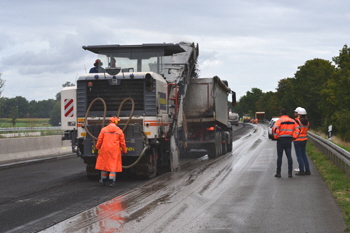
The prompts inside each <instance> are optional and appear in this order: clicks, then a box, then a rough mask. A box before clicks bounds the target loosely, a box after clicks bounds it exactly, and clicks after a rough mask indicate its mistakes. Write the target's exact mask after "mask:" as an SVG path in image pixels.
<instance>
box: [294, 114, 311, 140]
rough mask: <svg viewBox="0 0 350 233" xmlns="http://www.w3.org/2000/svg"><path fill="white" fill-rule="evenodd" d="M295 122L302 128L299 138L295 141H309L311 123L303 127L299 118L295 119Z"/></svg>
mask: <svg viewBox="0 0 350 233" xmlns="http://www.w3.org/2000/svg"><path fill="white" fill-rule="evenodd" d="M295 120H296V122H297V123H298V124H299V128H300V132H299V137H298V138H297V139H296V140H295V141H305V140H307V131H308V130H309V126H310V122H308V123H307V125H303V124H302V123H301V121H300V119H299V118H295Z"/></svg>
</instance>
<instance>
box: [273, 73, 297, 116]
mask: <svg viewBox="0 0 350 233" xmlns="http://www.w3.org/2000/svg"><path fill="white" fill-rule="evenodd" d="M292 93H293V78H284V79H281V80H280V81H279V82H278V87H277V92H276V98H277V100H278V102H277V108H278V114H277V115H278V116H279V115H280V114H281V113H280V110H281V109H282V108H285V109H287V110H288V113H293V111H294V109H295V108H294V106H295V105H296V104H295V100H294V99H293V94H292ZM290 115H291V114H290Z"/></svg>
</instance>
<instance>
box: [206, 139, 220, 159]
mask: <svg viewBox="0 0 350 233" xmlns="http://www.w3.org/2000/svg"><path fill="white" fill-rule="evenodd" d="M207 152H208V157H209V159H215V158H216V157H218V155H217V148H216V143H211V144H210V145H208V147H207Z"/></svg>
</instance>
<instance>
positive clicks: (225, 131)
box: [184, 76, 235, 158]
mask: <svg viewBox="0 0 350 233" xmlns="http://www.w3.org/2000/svg"><path fill="white" fill-rule="evenodd" d="M230 93H232V91H231V89H230V88H229V87H228V83H227V82H226V81H222V80H221V79H220V78H219V77H218V76H214V77H213V78H198V79H191V82H190V85H189V87H188V90H187V94H186V97H185V101H184V113H185V117H186V120H185V123H186V132H187V149H206V150H207V152H208V156H209V158H216V157H218V156H220V155H222V154H225V153H227V152H230V151H232V126H231V123H230V122H229V118H228V116H229V105H228V96H229V94H230ZM233 98H234V97H233ZM232 102H235V100H234V99H233V100H232Z"/></svg>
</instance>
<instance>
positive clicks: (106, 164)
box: [95, 117, 127, 186]
mask: <svg viewBox="0 0 350 233" xmlns="http://www.w3.org/2000/svg"><path fill="white" fill-rule="evenodd" d="M119 121H120V120H119V118H118V117H111V118H110V119H109V125H107V126H106V127H104V128H102V130H101V132H100V134H99V135H98V139H97V143H96V149H98V150H99V154H98V156H97V161H96V166H95V168H96V169H97V170H101V179H100V182H101V183H102V184H108V185H109V186H115V178H116V173H117V172H122V169H123V167H122V153H124V154H125V153H127V150H126V143H125V137H124V133H123V131H122V130H121V129H120V128H119V127H118V126H117V125H118V123H119ZM108 174H109V175H108ZM108 177H109V179H108Z"/></svg>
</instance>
